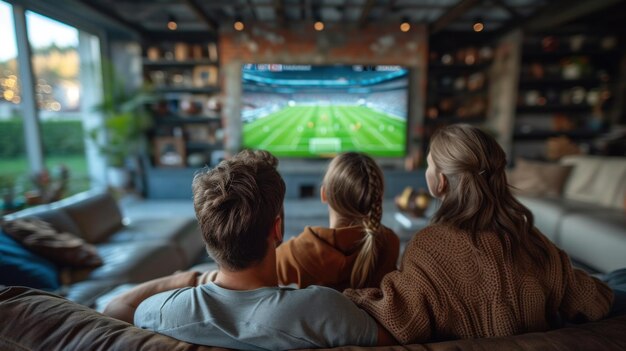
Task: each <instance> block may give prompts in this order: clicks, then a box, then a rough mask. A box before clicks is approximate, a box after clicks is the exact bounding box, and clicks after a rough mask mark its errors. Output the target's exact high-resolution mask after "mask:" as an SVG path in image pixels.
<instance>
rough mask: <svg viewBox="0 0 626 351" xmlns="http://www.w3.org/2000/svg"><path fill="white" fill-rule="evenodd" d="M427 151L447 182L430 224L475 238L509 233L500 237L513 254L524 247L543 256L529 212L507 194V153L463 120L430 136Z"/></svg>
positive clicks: (508, 190)
mask: <svg viewBox="0 0 626 351" xmlns="http://www.w3.org/2000/svg"><path fill="white" fill-rule="evenodd" d="M430 156H431V158H432V161H433V163H434V165H432V166H434V167H435V170H436V171H437V172H441V173H443V174H444V175H445V177H446V179H447V183H448V184H447V188H446V190H445V192H444V196H443V199H442V203H441V206H440V207H439V209H438V210H437V212H436V213H435V215H434V216H433V218H432V220H431V223H442V224H449V225H452V226H454V227H457V228H459V229H462V230H465V231H468V232H469V233H471V234H472V237H473V238H474V240H476V234H477V233H479V232H481V231H493V232H496V233H501V234H502V235H506V236H507V237H508V239H509V240H504V239H505V238H504V237H503V236H500V239H501V241H502V243H503V247H505V248H506V249H507V251H509V252H510V253H511V254H512V255H516V254H517V252H518V251H519V249H524V248H525V249H528V250H530V251H533V249H539V250H540V252H543V253H544V254H545V255H544V257H545V256H546V255H547V253H546V250H545V248H544V246H543V245H542V243H541V242H540V239H539V238H538V237H537V236H536V235H530V234H531V232H532V231H534V230H535V229H534V217H533V214H532V212H531V211H530V210H529V209H527V208H526V207H525V206H524V205H522V204H521V203H520V202H519V201H517V199H515V197H514V196H513V194H512V193H511V190H510V187H509V185H508V182H507V179H506V173H505V167H506V155H505V153H504V150H502V148H501V147H500V145H499V144H498V143H497V142H496V140H495V139H494V138H493V137H491V136H490V135H489V134H487V133H485V132H483V131H482V130H480V129H478V128H476V127H473V126H470V125H466V124H455V125H450V126H446V127H443V128H441V129H439V130H437V131H436V132H435V133H434V135H433V136H432V138H431V142H430ZM509 243H510V244H509ZM533 252H535V254H536V251H533Z"/></svg>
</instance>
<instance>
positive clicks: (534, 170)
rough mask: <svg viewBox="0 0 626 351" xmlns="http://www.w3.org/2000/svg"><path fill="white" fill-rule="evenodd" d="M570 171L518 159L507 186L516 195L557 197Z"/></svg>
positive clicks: (562, 167) (559, 165) (561, 167)
mask: <svg viewBox="0 0 626 351" xmlns="http://www.w3.org/2000/svg"><path fill="white" fill-rule="evenodd" d="M571 170H572V167H571V166H565V165H561V164H557V163H548V162H540V161H529V160H524V159H518V160H516V162H515V168H514V169H513V170H512V171H511V172H510V173H509V184H510V185H511V186H512V187H513V188H514V189H513V191H514V192H515V193H516V194H518V195H526V196H547V197H558V196H561V194H562V193H563V186H564V184H565V181H566V180H567V177H568V176H569V174H570V172H571Z"/></svg>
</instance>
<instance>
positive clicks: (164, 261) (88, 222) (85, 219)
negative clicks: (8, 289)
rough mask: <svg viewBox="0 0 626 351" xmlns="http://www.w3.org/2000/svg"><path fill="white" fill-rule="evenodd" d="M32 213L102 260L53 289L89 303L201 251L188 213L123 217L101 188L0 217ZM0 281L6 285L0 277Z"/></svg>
mask: <svg viewBox="0 0 626 351" xmlns="http://www.w3.org/2000/svg"><path fill="white" fill-rule="evenodd" d="M32 217H35V218H38V219H41V220H43V221H45V222H47V223H50V224H52V226H53V227H54V229H56V230H58V231H59V232H66V233H71V234H73V235H75V236H77V237H79V238H81V239H83V240H84V241H85V242H87V243H89V244H92V245H93V246H95V248H96V250H97V253H98V254H99V256H100V257H101V259H102V263H103V264H102V265H101V266H100V267H97V268H95V269H87V270H80V269H79V270H73V271H72V274H71V275H72V277H71V278H70V281H69V282H65V283H66V284H65V285H64V286H62V288H61V289H60V290H57V291H55V292H56V293H59V294H61V295H63V296H65V297H67V298H68V299H70V300H72V301H75V302H78V303H80V304H83V305H86V306H93V305H94V303H95V302H96V300H97V298H98V297H100V296H102V295H104V294H106V293H107V292H109V291H111V290H113V289H115V288H116V287H118V286H120V285H122V284H127V283H140V282H144V281H147V280H150V279H154V278H157V277H161V276H165V275H168V274H171V273H173V272H175V271H177V270H182V269H186V268H188V267H190V266H191V265H192V264H193V263H195V262H196V261H197V260H198V259H199V258H200V257H204V256H205V255H203V253H204V243H203V242H202V237H201V235H200V233H199V226H198V224H197V221H196V219H195V217H193V214H190V215H188V216H173V215H172V216H163V215H160V214H144V215H142V216H134V217H129V216H124V215H123V213H122V211H121V209H120V206H119V205H118V202H117V201H116V199H115V198H114V197H113V196H112V195H111V194H109V193H108V192H106V191H101V190H93V191H89V192H86V193H81V194H78V195H75V196H72V197H69V198H67V199H64V200H61V201H59V202H56V203H52V204H49V205H44V206H38V207H35V208H31V209H27V210H23V211H20V212H16V213H14V214H11V215H8V216H5V217H3V220H4V221H11V220H15V219H20V218H32ZM0 285H8V284H6V282H2V281H0Z"/></svg>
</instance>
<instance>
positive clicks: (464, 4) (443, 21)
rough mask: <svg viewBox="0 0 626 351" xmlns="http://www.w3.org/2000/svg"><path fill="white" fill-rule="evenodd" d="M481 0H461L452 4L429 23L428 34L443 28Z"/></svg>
mask: <svg viewBox="0 0 626 351" xmlns="http://www.w3.org/2000/svg"><path fill="white" fill-rule="evenodd" d="M481 2H482V0H461V1H459V2H458V3H457V4H456V5H454V6H452V7H451V8H450V9H449V10H448V11H446V13H444V14H443V15H441V16H440V17H439V18H438V19H437V20H436V21H435V22H433V23H432V24H431V25H430V34H435V33H437V32H440V31H442V30H443V29H445V28H446V27H447V26H448V25H449V24H450V23H452V22H454V21H455V20H456V19H458V18H460V17H461V16H463V15H464V14H465V13H466V12H467V11H469V10H470V9H472V8H473V7H474V6H476V5H478V4H480V3H481Z"/></svg>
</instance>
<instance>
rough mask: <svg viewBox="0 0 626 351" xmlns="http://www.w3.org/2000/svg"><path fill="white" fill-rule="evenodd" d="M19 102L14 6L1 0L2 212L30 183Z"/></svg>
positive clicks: (15, 202)
mask: <svg viewBox="0 0 626 351" xmlns="http://www.w3.org/2000/svg"><path fill="white" fill-rule="evenodd" d="M20 102H21V96H20V84H19V72H18V62H17V45H16V43H15V26H14V24H13V9H12V7H11V5H9V4H7V3H6V2H4V1H0V213H3V212H7V211H11V210H13V209H16V207H17V205H19V203H22V202H23V201H22V200H21V199H20V197H21V194H23V192H24V187H25V186H27V185H28V183H29V180H28V173H29V172H28V161H27V159H26V149H25V143H24V129H23V124H22V115H21V110H20Z"/></svg>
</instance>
